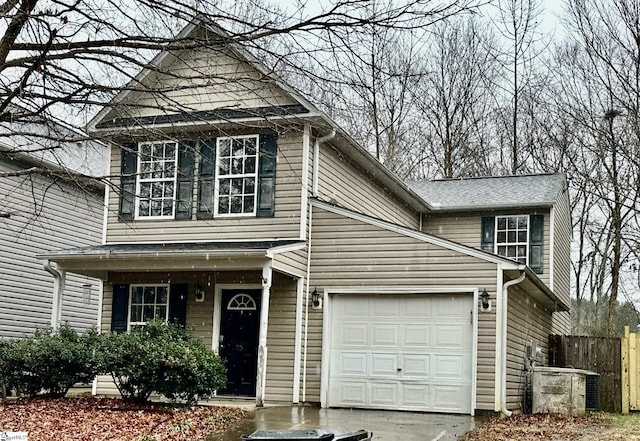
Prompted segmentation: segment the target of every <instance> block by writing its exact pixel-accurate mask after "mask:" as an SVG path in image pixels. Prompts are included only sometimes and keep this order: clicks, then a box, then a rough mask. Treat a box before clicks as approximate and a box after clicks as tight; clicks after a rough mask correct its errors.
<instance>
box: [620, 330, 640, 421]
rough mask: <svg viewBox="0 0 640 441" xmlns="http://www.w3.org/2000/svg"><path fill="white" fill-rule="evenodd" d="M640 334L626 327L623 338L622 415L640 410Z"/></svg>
mask: <svg viewBox="0 0 640 441" xmlns="http://www.w3.org/2000/svg"><path fill="white" fill-rule="evenodd" d="M639 375H640V334H635V333H631V332H629V327H628V326H625V327H624V337H622V413H629V411H630V410H640V378H638V376H639Z"/></svg>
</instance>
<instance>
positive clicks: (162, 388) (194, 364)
mask: <svg viewBox="0 0 640 441" xmlns="http://www.w3.org/2000/svg"><path fill="white" fill-rule="evenodd" d="M98 354H99V358H100V371H101V372H102V373H107V374H111V376H112V377H113V380H114V382H115V384H116V386H117V387H118V390H119V391H120V394H121V395H122V397H123V398H124V399H127V400H132V401H140V402H144V401H147V400H148V399H149V397H150V396H151V394H152V393H158V394H160V395H164V396H165V397H167V398H169V399H171V400H178V399H180V400H185V401H186V402H188V403H194V402H196V400H197V398H204V397H207V396H210V395H211V394H213V392H214V391H215V390H217V389H220V388H222V387H223V386H224V385H225V383H226V369H225V367H224V365H223V363H222V361H221V360H220V358H219V357H218V356H217V355H215V354H214V353H213V352H212V351H211V350H209V349H207V348H206V347H205V346H204V345H203V344H202V342H201V341H200V340H199V339H198V338H196V337H194V336H192V335H191V334H189V333H188V332H187V331H185V330H184V329H182V328H181V327H179V326H176V325H173V324H167V323H164V322H161V321H154V322H150V323H148V324H146V325H145V326H138V327H136V328H134V329H133V330H132V331H130V332H127V333H122V334H105V335H102V336H101V338H100V345H99V351H98Z"/></svg>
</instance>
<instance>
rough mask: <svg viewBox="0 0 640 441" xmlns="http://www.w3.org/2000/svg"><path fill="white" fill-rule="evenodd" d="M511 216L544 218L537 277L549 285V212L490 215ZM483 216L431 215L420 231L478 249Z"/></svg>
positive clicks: (536, 211) (496, 213)
mask: <svg viewBox="0 0 640 441" xmlns="http://www.w3.org/2000/svg"><path fill="white" fill-rule="evenodd" d="M512 214H530V215H531V214H542V215H543V216H544V233H543V234H544V237H543V240H544V244H543V250H544V251H543V252H544V262H543V273H542V274H538V277H539V278H540V280H542V281H543V282H544V283H546V284H549V273H550V271H549V250H550V247H549V238H550V237H551V234H550V233H551V229H550V227H551V222H550V217H549V210H539V209H538V210H533V211H504V212H503V211H495V212H492V213H491V216H508V215H512ZM483 215H484V214H483V213H456V214H452V213H447V214H437V213H436V214H431V215H428V216H425V218H424V224H423V226H422V230H423V231H424V232H425V233H429V234H433V235H434V236H438V237H442V238H444V239H448V240H452V241H454V242H458V243H461V244H463V245H467V246H470V247H474V248H478V249H480V240H481V233H482V217H483Z"/></svg>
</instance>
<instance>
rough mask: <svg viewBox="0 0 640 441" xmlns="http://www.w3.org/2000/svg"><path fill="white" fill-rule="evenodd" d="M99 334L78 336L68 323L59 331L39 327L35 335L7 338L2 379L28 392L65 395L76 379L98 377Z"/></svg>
mask: <svg viewBox="0 0 640 441" xmlns="http://www.w3.org/2000/svg"><path fill="white" fill-rule="evenodd" d="M96 338H97V333H96V332H95V331H94V330H92V331H90V332H88V333H87V334H86V335H84V336H79V335H78V333H77V332H76V331H75V330H74V329H73V328H71V326H69V325H68V324H66V323H65V324H62V325H61V326H60V328H59V329H58V330H57V331H54V330H53V329H51V328H49V329H38V330H36V332H35V334H34V335H33V336H32V337H25V338H21V339H15V340H7V341H4V342H2V345H1V346H0V379H1V380H2V382H3V383H4V384H6V385H10V386H11V387H15V388H16V389H17V390H18V391H19V392H20V393H23V394H27V395H29V396H35V395H37V394H39V393H40V392H42V391H44V392H45V393H47V394H49V395H51V396H53V397H56V398H59V397H63V396H65V395H66V393H67V391H68V390H69V388H71V386H73V385H74V384H75V383H79V382H89V381H91V380H92V379H93V378H94V377H95V375H96V361H95V358H94V346H95V342H96Z"/></svg>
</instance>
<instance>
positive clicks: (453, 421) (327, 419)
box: [208, 406, 475, 441]
mask: <svg viewBox="0 0 640 441" xmlns="http://www.w3.org/2000/svg"><path fill="white" fill-rule="evenodd" d="M474 427H475V421H474V418H473V417H471V416H468V415H446V414H434V413H418V412H391V411H380V410H355V409H320V408H318V407H311V406H293V407H290V406H275V407H265V408H261V409H257V410H254V411H252V415H251V416H250V417H249V418H247V419H246V420H245V421H243V422H242V423H241V424H239V425H237V426H236V427H233V428H232V429H231V430H229V431H227V432H226V433H224V434H222V435H218V436H213V437H210V438H208V441H240V440H241V437H242V435H250V434H252V433H253V432H254V431H256V430H289V429H333V430H348V431H355V430H359V429H365V430H367V431H369V432H373V440H378V441H455V440H457V439H458V436H460V435H462V434H463V433H465V432H467V431H469V430H471V429H473V428H474Z"/></svg>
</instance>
